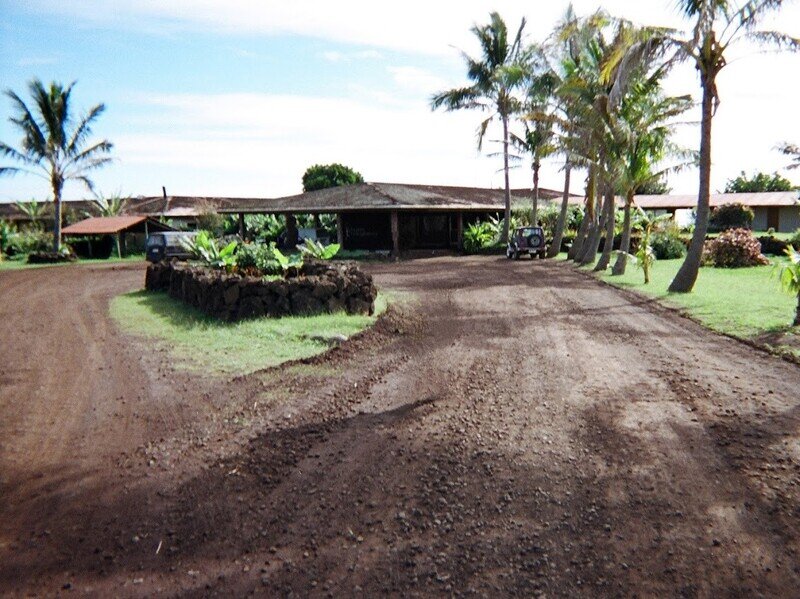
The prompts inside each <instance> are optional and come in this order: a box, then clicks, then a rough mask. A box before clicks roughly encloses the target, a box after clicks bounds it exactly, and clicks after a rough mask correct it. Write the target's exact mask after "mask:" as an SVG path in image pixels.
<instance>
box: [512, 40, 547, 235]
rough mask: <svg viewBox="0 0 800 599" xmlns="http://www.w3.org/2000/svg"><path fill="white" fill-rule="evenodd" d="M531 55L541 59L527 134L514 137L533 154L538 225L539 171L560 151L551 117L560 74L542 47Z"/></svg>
mask: <svg viewBox="0 0 800 599" xmlns="http://www.w3.org/2000/svg"><path fill="white" fill-rule="evenodd" d="M531 52H532V53H535V54H536V55H538V56H540V57H541V59H540V60H538V61H537V62H538V63H539V65H538V68H537V67H536V66H534V67H533V69H536V70H537V71H538V72H532V73H530V83H529V85H528V94H527V97H526V98H525V101H524V106H523V110H525V112H526V115H525V116H523V118H522V126H523V129H524V131H523V134H522V135H521V136H518V135H515V134H513V133H512V134H511V140H512V143H513V144H514V146H515V147H516V148H517V149H519V150H522V151H523V152H525V153H526V154H529V155H530V157H531V174H532V175H533V188H532V191H533V201H532V205H531V224H532V225H536V223H537V222H538V211H539V171H540V169H541V167H542V160H544V159H546V158H548V157H549V156H552V155H553V154H555V153H556V152H557V151H558V146H557V145H556V140H555V131H554V129H553V125H554V119H553V118H552V117H551V114H550V107H551V105H552V102H551V99H552V97H553V94H554V93H555V88H556V86H557V85H558V77H557V75H556V74H555V73H554V72H553V71H552V70H551V69H549V68H548V67H547V65H546V62H545V60H544V58H543V55H542V50H541V48H533V47H532V48H531Z"/></svg>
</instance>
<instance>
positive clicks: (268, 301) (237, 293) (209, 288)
mask: <svg viewBox="0 0 800 599" xmlns="http://www.w3.org/2000/svg"><path fill="white" fill-rule="evenodd" d="M292 274H293V276H288V277H287V278H285V279H279V280H274V281H268V280H264V279H262V278H260V277H248V276H238V275H229V274H226V273H224V272H222V271H219V270H212V269H209V268H203V267H199V266H192V265H189V264H187V263H185V262H177V261H172V262H159V263H157V264H151V265H149V266H148V267H147V274H146V276H145V288H146V289H147V290H148V291H166V292H167V293H169V295H170V296H171V297H173V298H175V299H177V300H180V301H182V302H184V303H186V304H189V305H190V306H193V307H195V308H197V309H199V310H201V311H202V312H204V313H206V314H208V315H210V316H213V317H215V318H219V319H222V320H228V321H233V320H241V319H244V318H257V317H261V316H271V317H280V316H309V315H313V314H322V313H326V312H339V311H345V312H347V313H348V314H373V313H374V311H375V297H376V296H377V290H376V288H375V284H374V283H373V282H372V277H371V276H370V275H367V274H365V273H364V272H362V271H361V270H360V269H359V268H358V267H357V266H356V265H354V264H353V263H346V262H316V261H311V262H307V263H306V264H305V265H304V266H303V269H302V271H301V272H299V273H292Z"/></svg>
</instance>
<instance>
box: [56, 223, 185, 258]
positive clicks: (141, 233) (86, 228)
mask: <svg viewBox="0 0 800 599" xmlns="http://www.w3.org/2000/svg"><path fill="white" fill-rule="evenodd" d="M155 231H174V229H173V228H172V227H170V226H169V225H165V224H164V223H162V222H159V221H157V220H155V219H153V218H150V217H147V216H93V217H91V218H87V219H85V220H82V221H80V222H77V223H75V224H72V225H70V226H68V227H65V228H64V229H63V230H62V231H61V234H62V235H63V236H64V237H89V238H94V239H97V238H102V237H105V236H109V237H112V238H113V239H114V241H115V244H116V246H117V255H118V256H119V257H120V258H121V257H122V256H123V255H125V254H126V253H127V246H128V243H129V241H130V240H131V238H133V239H135V240H136V241H137V242H138V241H141V244H139V243H137V244H136V245H137V246H138V245H141V246H142V247H143V246H144V242H145V241H146V239H147V236H148V235H149V234H150V233H152V232H155ZM91 251H92V244H91V243H90V244H89V252H90V257H92V256H91Z"/></svg>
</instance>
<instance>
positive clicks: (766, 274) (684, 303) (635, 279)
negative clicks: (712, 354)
mask: <svg viewBox="0 0 800 599" xmlns="http://www.w3.org/2000/svg"><path fill="white" fill-rule="evenodd" d="M779 260H783V258H771V261H772V263H773V265H770V266H753V267H748V268H713V267H710V266H706V267H703V268H702V269H701V270H700V276H699V277H698V279H697V284H696V285H695V288H694V290H693V291H692V292H691V293H668V292H667V287H668V286H669V284H670V281H671V280H672V278H673V277H674V276H675V273H676V272H677V270H678V268H679V267H680V265H681V263H682V261H683V259H682V258H679V259H676V260H657V261H656V262H655V263H654V264H653V267H652V272H651V281H650V284H649V285H645V284H644V283H643V276H642V271H641V269H640V268H638V267H637V266H636V265H635V264H633V263H632V262H633V261H629V264H628V268H627V269H626V272H625V274H624V275H622V276H612V275H611V272H610V271H608V272H606V273H603V274H602V275H601V276H600V279H601V280H603V281H604V282H606V283H608V284H610V285H613V286H615V287H619V288H622V289H629V290H632V291H635V292H637V293H641V294H643V295H645V296H648V297H652V298H654V299H656V300H658V301H659V302H661V303H663V304H664V305H666V306H668V307H671V308H678V309H680V310H682V311H683V312H685V313H686V314H687V315H689V316H691V317H692V318H694V319H696V320H698V321H699V322H700V323H702V324H703V325H705V326H707V327H708V328H710V329H712V330H715V331H718V332H720V333H725V334H727V335H731V336H733V337H737V338H740V339H746V340H755V341H760V342H765V344H768V345H770V346H771V347H773V348H774V349H778V350H788V351H789V352H791V353H793V354H795V355H796V356H800V330H797V328H795V329H792V327H791V323H792V320H793V318H794V311H795V307H796V306H797V298H796V297H794V296H792V295H791V294H789V293H786V292H784V291H783V290H782V289H781V286H780V281H779V280H778V277H777V274H776V273H775V266H774V264H775V263H776V261H779ZM765 336H769V337H770V339H769V340H768V341H764V337H765Z"/></svg>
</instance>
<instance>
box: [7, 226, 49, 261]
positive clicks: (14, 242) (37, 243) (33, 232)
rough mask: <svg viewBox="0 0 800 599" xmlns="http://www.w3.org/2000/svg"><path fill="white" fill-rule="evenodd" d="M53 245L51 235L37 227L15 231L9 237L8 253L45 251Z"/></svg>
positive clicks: (23, 253)
mask: <svg viewBox="0 0 800 599" xmlns="http://www.w3.org/2000/svg"><path fill="white" fill-rule="evenodd" d="M52 247H53V235H52V234H51V233H47V232H45V231H43V230H41V229H37V228H33V227H31V228H26V229H22V230H21V231H17V232H16V233H14V234H13V235H12V236H11V238H10V243H9V246H8V248H7V251H8V254H9V255H20V256H27V255H28V254H31V253H34V252H47V251H50V250H51V249H52Z"/></svg>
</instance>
